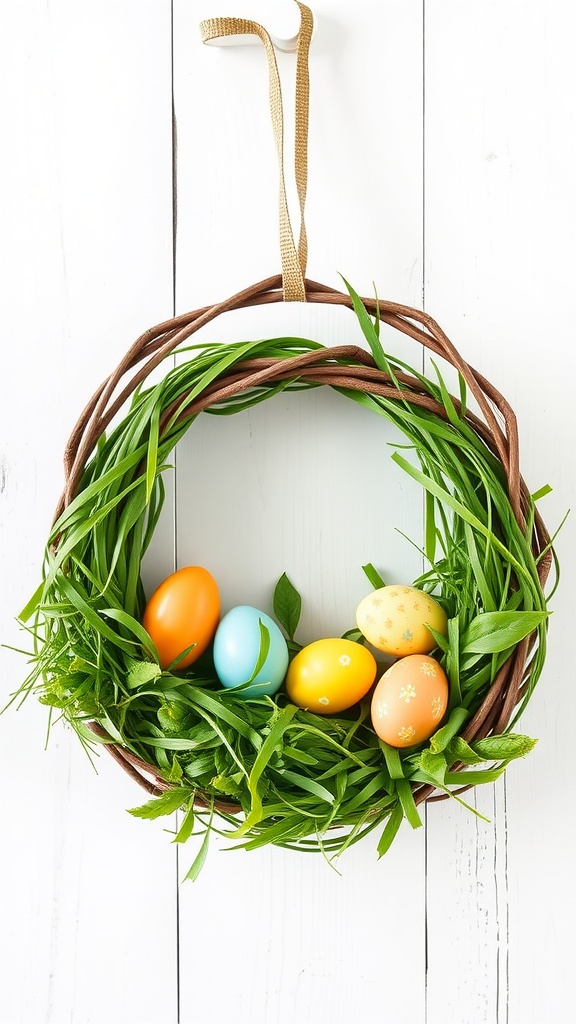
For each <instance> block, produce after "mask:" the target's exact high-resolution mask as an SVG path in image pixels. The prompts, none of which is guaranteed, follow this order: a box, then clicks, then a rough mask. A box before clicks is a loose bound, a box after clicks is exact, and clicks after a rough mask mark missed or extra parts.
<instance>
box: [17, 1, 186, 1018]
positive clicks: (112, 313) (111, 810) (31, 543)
mask: <svg viewBox="0 0 576 1024" xmlns="http://www.w3.org/2000/svg"><path fill="white" fill-rule="evenodd" d="M0 22H1V24H0V49H1V51H2V52H1V55H0V69H1V71H0V74H1V76H2V84H1V89H0V93H1V97H2V98H1V118H2V121H1V130H0V138H1V146H2V154H1V187H0V206H1V211H2V212H1V216H2V226H1V231H0V235H1V239H2V244H1V250H2V273H1V279H2V297H1V315H0V321H1V323H2V334H3V340H2V356H1V358H2V374H1V388H2V396H1V401H0V416H1V431H0V437H1V441H2V455H3V465H4V476H3V480H4V487H3V492H2V495H1V496H0V501H1V515H2V529H1V531H0V544H1V548H0V565H1V615H2V620H1V623H2V624H1V631H0V632H1V640H2V641H3V642H4V643H13V644H17V645H19V646H22V644H26V645H27V640H26V637H24V636H23V635H22V634H19V633H18V631H17V629H16V627H15V624H14V617H15V615H16V614H17V613H18V611H19V609H20V608H21V607H22V606H23V604H24V603H25V601H26V600H27V599H28V596H29V594H30V593H31V592H32V591H33V590H34V589H35V587H36V585H37V581H38V577H39V573H40V564H41V558H42V547H43V544H44V541H45V537H46V535H47V532H48V527H49V524H50V518H51V515H52V512H53V509H54V507H55V501H56V499H57V495H58V491H59V489H60V487H61V484H62V468H61V467H62V452H63V446H64V441H65V438H66V436H67V434H68V432H69V430H70V429H71V427H72V425H73V423H74V421H75V419H76V418H77V416H78V414H79V413H80V411H81V408H82V406H83V404H84V402H85V401H86V399H87V398H88V397H89V395H90V394H91V393H92V391H93V390H94V388H95V387H96V385H97V384H98V383H99V381H100V380H101V378H102V377H103V376H104V374H105V373H107V372H109V370H110V368H111V366H113V365H114V364H115V363H116V362H117V361H118V359H119V357H120V356H121V354H122V353H123V351H124V349H125V348H126V347H127V344H128V342H129V340H131V339H132V337H134V336H136V334H138V333H139V331H140V330H141V329H143V328H144V327H146V326H147V325H148V324H149V323H150V322H151V321H155V320H158V319H160V318H161V317H163V316H164V315H165V314H166V311H167V310H168V311H170V308H171V302H172V250H171V240H172V230H171V209H172V195H171V187H172V182H171V148H172V146H171V88H170V76H171V72H170V51H171V37H170V10H169V6H167V5H165V4H157V3H155V2H147V3H143V4H138V5H135V4H133V3H131V2H125V0H120V2H116V0H114V2H108V0H107V2H103V3H99V4H97V5H95V4H90V3H82V4H77V3H71V2H64V0H52V2H51V3H50V4H44V3H35V2H23V3H22V4H17V5H3V6H2V11H1V12H0ZM136 39H137V40H138V45H137V47H136V46H135V42H134V41H135V40H136ZM0 655H1V658H2V700H1V703H2V704H4V702H5V698H6V697H7V694H8V693H9V692H10V691H12V690H13V689H15V688H16V687H17V685H18V684H19V682H20V681H21V679H22V678H23V675H24V674H25V671H26V666H25V660H24V659H23V658H22V657H19V656H17V655H16V654H14V653H12V652H9V651H6V650H2V651H1V652H0ZM0 734H1V740H0V762H1V768H0V779H1V783H0V785H1V790H2V816H3V828H2V832H3V841H2V845H1V851H0V865H1V870H0V906H1V912H0V934H1V940H0V946H1V954H0V992H1V996H0V1019H2V1021H3V1022H6V1024H40V1022H50V1024H63V1022H65V1021H78V1022H79V1021H86V1022H87V1021H91V1022H104V1021H108V1022H115V1024H116V1022H118V1024H119V1022H120V1021H123V1022H126V1021H129V1020H131V1021H134V1022H136V1021H138V1022H139V1024H140V1022H142V1024H158V1022H159V1021H174V1020H175V1019H176V1016H177V987H176V978H177V957H176V950H177V932H176V895H175V894H176V863H175V855H174V852H173V849H171V848H170V844H169V842H167V841H166V836H165V835H164V834H163V832H162V828H161V827H157V828H155V827H154V826H153V825H152V827H151V828H148V829H143V830H141V829H139V828H134V825H135V822H134V820H133V819H131V818H130V817H129V816H128V815H127V814H126V811H125V808H126V807H128V806H132V805H133V804H134V803H139V802H141V797H140V793H139V792H135V790H134V788H133V787H132V785H131V784H130V783H129V780H128V779H124V778H123V777H119V773H118V772H117V771H116V770H115V769H114V766H113V764H112V762H110V763H109V762H108V759H107V758H101V759H99V761H102V763H101V764H99V766H98V768H99V771H98V775H96V773H95V772H94V770H93V768H92V767H91V765H90V763H89V761H88V759H87V758H86V756H85V755H84V753H83V751H82V749H81V747H80V745H79V744H78V743H77V741H76V739H75V738H74V737H71V736H70V735H69V733H67V732H65V731H63V730H62V728H61V727H55V728H54V730H53V733H52V736H51V741H50V745H49V748H48V751H45V750H44V738H45V734H46V714H45V711H44V710H43V709H41V708H40V706H36V705H35V704H34V703H33V702H29V703H28V704H27V705H26V706H25V708H23V709H22V710H21V711H20V712H18V714H14V713H9V714H7V715H6V716H5V717H3V718H2V719H1V720H0ZM150 879H153V887H152V889H150V888H149V887H148V882H149V881H150ZM151 964H153V965H154V966H153V970H152V969H151Z"/></svg>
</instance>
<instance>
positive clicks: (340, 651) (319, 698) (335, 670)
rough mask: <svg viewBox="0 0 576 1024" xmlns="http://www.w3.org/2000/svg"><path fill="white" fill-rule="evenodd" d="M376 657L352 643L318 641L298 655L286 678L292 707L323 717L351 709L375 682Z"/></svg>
mask: <svg viewBox="0 0 576 1024" xmlns="http://www.w3.org/2000/svg"><path fill="white" fill-rule="evenodd" d="M376 670H377V667H376V661H375V659H374V656H373V655H372V654H371V653H370V651H368V650H367V649H366V648H365V647H362V646H361V644H356V643H353V641H352V640H341V639H334V640H330V639H328V640H315V641H314V643H312V644H308V646H307V647H303V648H302V650H301V651H299V652H298V654H297V655H296V657H295V658H294V659H293V660H292V662H291V664H290V668H289V669H288V675H287V676H286V690H287V693H288V696H289V698H290V700H291V701H292V703H293V704H296V705H297V706H298V707H300V708H307V709H308V710H310V711H314V712H316V714H320V715H335V714H338V712H339V711H344V710H345V708H350V707H352V705H353V704H356V702H357V701H359V700H361V698H362V697H364V695H365V694H366V693H368V690H369V689H370V687H371V686H372V683H373V682H374V679H375V678H376Z"/></svg>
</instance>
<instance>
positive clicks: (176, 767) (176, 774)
mask: <svg viewBox="0 0 576 1024" xmlns="http://www.w3.org/2000/svg"><path fill="white" fill-rule="evenodd" d="M183 775H184V772H183V771H182V765H181V764H180V761H179V760H178V758H177V757H176V754H172V767H171V768H170V771H169V773H168V775H167V776H166V781H167V782H181V781H182V777H183Z"/></svg>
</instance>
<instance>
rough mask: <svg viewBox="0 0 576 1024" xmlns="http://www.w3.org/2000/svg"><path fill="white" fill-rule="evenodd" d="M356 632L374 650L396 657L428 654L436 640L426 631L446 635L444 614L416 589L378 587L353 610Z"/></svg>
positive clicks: (429, 598) (430, 598)
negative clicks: (374, 648) (433, 630)
mask: <svg viewBox="0 0 576 1024" xmlns="http://www.w3.org/2000/svg"><path fill="white" fill-rule="evenodd" d="M356 622H357V625H358V629H359V630H360V632H361V633H362V635H363V636H365V637H366V639H367V640H368V642H369V643H371V644H372V646H373V647H376V648H377V649H378V650H379V651H384V652H385V653H386V654H393V655H394V656H395V657H397V658H404V657H406V655H408V654H427V653H428V652H429V651H431V650H433V648H434V647H436V641H435V640H434V637H433V636H432V633H431V632H430V630H429V629H428V628H427V627H428V626H431V627H432V629H435V630H436V632H437V633H442V635H443V636H446V628H447V624H446V614H445V612H444V609H443V608H441V607H440V605H439V604H438V602H437V601H435V600H434V598H433V597H430V595H429V594H425V593H424V592H423V591H422V590H417V589H416V587H399V586H392V587H381V588H380V589H379V590H374V591H373V592H372V593H371V594H368V596H367V597H365V598H364V599H363V600H362V601H361V602H360V604H359V605H358V608H357V609H356Z"/></svg>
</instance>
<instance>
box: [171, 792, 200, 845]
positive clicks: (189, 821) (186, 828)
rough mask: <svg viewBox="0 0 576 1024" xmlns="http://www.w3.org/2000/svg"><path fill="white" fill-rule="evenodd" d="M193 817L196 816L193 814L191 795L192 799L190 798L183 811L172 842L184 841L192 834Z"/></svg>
mask: <svg viewBox="0 0 576 1024" xmlns="http://www.w3.org/2000/svg"><path fill="white" fill-rule="evenodd" d="M195 817H196V815H195V812H194V797H192V799H191V800H190V803H189V804H188V808H187V810H186V813H185V815H184V817H183V818H182V823H181V825H180V828H179V829H178V831H177V833H176V835H175V836H174V839H173V840H172V842H174V843H185V842H186V840H187V839H189V838H190V836H191V835H192V832H193V830H194V820H195Z"/></svg>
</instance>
